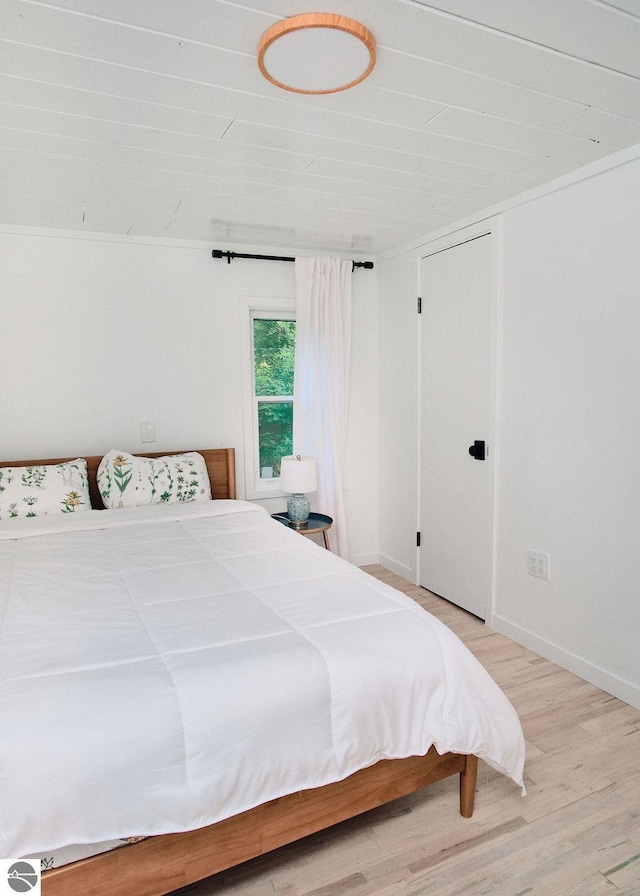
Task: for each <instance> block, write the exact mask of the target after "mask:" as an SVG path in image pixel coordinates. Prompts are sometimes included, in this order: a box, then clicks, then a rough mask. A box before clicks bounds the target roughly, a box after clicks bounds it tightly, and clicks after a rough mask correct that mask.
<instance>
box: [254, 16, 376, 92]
mask: <svg viewBox="0 0 640 896" xmlns="http://www.w3.org/2000/svg"><path fill="white" fill-rule="evenodd" d="M375 64H376V43H375V40H374V38H373V35H372V34H371V32H370V31H369V29H368V28H365V26H364V25H361V24H360V22H356V20H355V19H348V18H347V17H346V16H340V15H335V14H333V13H325V12H309V13H304V14H302V15H299V16H291V17H290V18H288V19H283V20H282V21H281V22H276V24H275V25H272V26H271V28H268V29H267V30H266V31H265V33H264V34H263V35H262V37H261V38H260V42H259V43H258V68H259V69H260V71H261V72H262V74H263V75H264V77H265V78H266V79H267V80H268V81H271V83H272V84H275V85H276V87H281V88H282V89H283V90H290V91H293V92H294V93H311V94H320V93H337V92H338V91H340V90H347V89H348V88H349V87H354V86H355V85H356V84H359V83H360V82H361V81H364V79H365V78H366V77H367V76H368V75H369V74H370V73H371V72H372V71H373V67H374V65H375Z"/></svg>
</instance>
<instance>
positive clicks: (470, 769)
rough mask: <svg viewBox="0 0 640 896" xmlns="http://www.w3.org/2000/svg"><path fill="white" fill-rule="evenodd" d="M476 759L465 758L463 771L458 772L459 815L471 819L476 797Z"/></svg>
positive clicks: (474, 757) (472, 757)
mask: <svg viewBox="0 0 640 896" xmlns="http://www.w3.org/2000/svg"><path fill="white" fill-rule="evenodd" d="M477 778H478V757H477V756H467V757H466V763H465V768H464V771H461V772H460V815H462V817H463V818H471V816H472V815H473V804H474V800H475V796H476V781H477Z"/></svg>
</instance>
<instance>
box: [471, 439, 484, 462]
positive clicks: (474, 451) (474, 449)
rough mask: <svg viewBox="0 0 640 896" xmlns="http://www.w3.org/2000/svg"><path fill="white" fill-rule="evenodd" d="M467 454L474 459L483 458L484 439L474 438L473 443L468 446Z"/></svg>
mask: <svg viewBox="0 0 640 896" xmlns="http://www.w3.org/2000/svg"><path fill="white" fill-rule="evenodd" d="M469 454H470V455H471V457H475V459H476V460H484V459H485V448H484V441H481V440H479V439H476V440H475V442H474V443H473V445H470V446H469Z"/></svg>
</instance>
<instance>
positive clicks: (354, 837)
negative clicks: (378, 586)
mask: <svg viewBox="0 0 640 896" xmlns="http://www.w3.org/2000/svg"><path fill="white" fill-rule="evenodd" d="M366 571H367V572H369V573H371V574H372V575H375V576H376V577H377V578H379V579H381V580H383V581H386V582H388V583H389V584H390V585H393V586H394V587H395V588H398V589H399V590H400V591H403V592H404V593H405V594H408V595H409V596H410V597H412V598H414V599H415V600H417V601H418V603H420V604H422V606H424V607H425V609H427V610H429V612H431V613H433V614H434V615H435V616H437V617H438V618H440V619H441V620H442V621H443V622H444V623H445V624H446V625H448V626H449V627H450V628H451V629H453V631H455V632H456V634H457V635H458V636H459V637H460V638H461V639H462V641H464V642H465V644H467V646H468V647H469V648H470V650H471V651H472V652H473V653H474V654H475V655H476V656H477V657H478V659H479V660H480V661H481V662H482V664H483V665H484V666H485V668H487V669H488V671H489V672H490V673H491V675H492V676H493V677H494V678H495V680H496V681H497V682H498V684H499V685H500V686H501V687H502V688H503V690H504V691H505V693H506V694H507V696H508V697H509V699H510V700H511V702H512V703H513V705H514V706H515V708H516V710H517V712H518V714H519V716H520V719H521V721H522V726H523V729H524V733H525V737H526V741H527V763H526V767H525V775H526V784H527V796H526V797H522V796H521V795H520V791H519V789H518V788H517V787H516V786H515V785H514V784H513V783H512V782H510V781H509V780H507V779H506V778H505V777H503V776H502V775H499V774H498V773H496V772H494V771H492V770H491V769H489V768H488V767H487V766H486V765H484V763H482V762H481V763H480V771H479V775H478V791H477V795H476V808H475V812H474V815H473V818H471V819H464V818H462V817H461V816H460V815H459V814H458V811H457V786H458V785H457V780H456V779H449V780H447V781H443V782H441V783H439V784H436V785H434V786H432V787H431V788H427V789H425V790H423V791H420V792H419V793H417V794H413V795H411V796H409V797H406V798H403V799H400V800H397V801H396V802H395V803H392V804H391V805H390V806H386V807H382V808H380V809H377V810H374V811H372V812H369V813H367V814H366V815H363V816H361V817H360V818H358V819H354V820H351V821H349V822H345V823H344V824H341V825H337V826H336V827H335V828H332V829H330V830H329V831H324V832H322V833H320V834H316V835H314V836H312V837H308V838H306V839H305V840H303V841H301V842H299V843H296V844H293V845H291V846H289V847H284V848H282V849H279V850H277V851H275V852H273V853H270V854H269V855H267V856H264V857H262V858H259V859H254V860H253V861H251V862H247V863H246V864H244V865H242V866H240V867H239V868H235V869H232V870H230V871H227V872H224V873H222V874H218V875H215V876H214V877H211V878H208V879H207V880H206V881H202V882H200V883H199V884H195V885H193V886H191V887H187V888H185V889H184V890H181V891H180V894H181V896H187V894H188V896H427V894H428V896H525V894H527V896H528V894H531V896H640V712H639V711H638V710H636V709H633V708H632V707H630V706H628V705H627V704H625V703H622V702H621V701H620V700H617V699H615V698H614V697H611V696H610V695H609V694H606V693H604V692H603V691H601V690H599V689H598V688H596V687H594V686H593V685H590V684H587V683H586V682H584V681H582V680H581V679H580V678H577V677H576V676H575V675H572V674H571V673H569V672H565V671H564V670H563V669H560V668H559V667H558V666H555V665H554V664H553V663H550V662H548V661H547V660H545V659H542V658H541V657H539V656H537V655H536V654H535V653H532V652H531V651H529V650H527V649H525V648H524V647H520V646H519V645H518V644H515V643H514V642H513V641H510V640H509V639H508V638H505V637H504V636H502V635H499V634H497V633H496V632H493V631H491V630H490V629H488V628H487V627H486V626H485V625H484V624H483V623H482V622H480V621H479V620H478V619H476V618H475V617H473V616H471V615H469V614H467V613H465V612H464V611H463V610H460V609H458V608H457V607H454V606H452V605H451V604H448V603H446V602H445V601H442V600H441V599H439V598H437V597H435V596H434V595H432V594H430V593H429V592H428V591H425V590H424V589H421V588H417V587H416V586H414V585H412V584H411V583H409V582H407V581H406V580H404V579H401V578H400V577H399V576H396V575H394V574H392V573H390V572H388V571H387V570H385V569H384V568H383V567H381V566H371V567H366Z"/></svg>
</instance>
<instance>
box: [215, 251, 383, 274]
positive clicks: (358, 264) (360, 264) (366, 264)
mask: <svg viewBox="0 0 640 896" xmlns="http://www.w3.org/2000/svg"><path fill="white" fill-rule="evenodd" d="M211 257H212V258H226V259H227V264H231V262H232V260H233V259H234V258H257V259H260V260H261V261H295V258H293V257H292V256H287V255H246V254H245V253H243V252H223V251H222V249H214V250H213V251H212V252H211ZM351 265H352V267H351V270H352V271H355V269H356V268H366V269H367V270H369V271H370V270H371V269H372V268H373V262H372V261H352V262H351Z"/></svg>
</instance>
